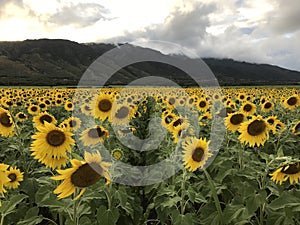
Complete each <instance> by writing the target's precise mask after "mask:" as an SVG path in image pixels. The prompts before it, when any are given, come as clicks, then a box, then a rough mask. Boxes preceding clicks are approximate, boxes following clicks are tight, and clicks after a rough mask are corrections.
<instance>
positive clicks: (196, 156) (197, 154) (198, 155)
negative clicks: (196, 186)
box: [192, 147, 204, 162]
mask: <svg viewBox="0 0 300 225" xmlns="http://www.w3.org/2000/svg"><path fill="white" fill-rule="evenodd" d="M203 155H204V150H203V149H202V148H199V147H198V148H196V149H195V150H194V151H193V154H192V159H193V160H194V161H196V162H201V160H202V158H203Z"/></svg>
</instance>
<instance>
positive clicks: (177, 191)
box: [0, 87, 300, 225]
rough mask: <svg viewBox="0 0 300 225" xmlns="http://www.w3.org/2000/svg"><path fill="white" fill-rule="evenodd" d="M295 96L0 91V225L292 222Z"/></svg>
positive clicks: (296, 166)
mask: <svg viewBox="0 0 300 225" xmlns="http://www.w3.org/2000/svg"><path fill="white" fill-rule="evenodd" d="M299 151H300V91H299V89H298V88H297V87H263V88H254V87H239V88H229V87H227V88H225V87H224V88H222V90H221V92H218V91H216V89H215V88H170V87H169V88H163V87H160V88H154V87H147V88H145V87H144V88H139V87H136V88H134V87H127V88H121V87H118V88H101V89H98V88H59V87H57V88H46V87H44V88H42V87H38V88H0V225H34V224H49V225H50V224H53V225H63V224H66V225H71V224H72V225H91V224H93V225H94V224H95V225H97V224H99V225H114V224H118V225H123V224H134V225H135V224H138V225H150V224H152V225H159V224H167V225H168V224H170V225H171V224H172V225H173V224H174V225H190V224H207V225H211V224H213V225H219V224H220V225H225V224H230V225H231V224H233V225H237V224H238V225H242V224H250V225H296V224H300V185H299V181H300V158H299Z"/></svg>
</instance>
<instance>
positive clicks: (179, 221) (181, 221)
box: [173, 213, 193, 225]
mask: <svg viewBox="0 0 300 225" xmlns="http://www.w3.org/2000/svg"><path fill="white" fill-rule="evenodd" d="M173 223H174V225H191V224H193V214H191V213H187V214H185V215H181V214H177V215H176V216H175V217H174V218H173Z"/></svg>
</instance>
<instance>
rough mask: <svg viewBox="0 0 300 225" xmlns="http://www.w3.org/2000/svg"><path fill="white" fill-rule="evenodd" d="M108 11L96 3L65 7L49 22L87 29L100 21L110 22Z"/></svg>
mask: <svg viewBox="0 0 300 225" xmlns="http://www.w3.org/2000/svg"><path fill="white" fill-rule="evenodd" d="M107 14H108V10H107V9H106V8H105V7H103V6H102V5H99V4H96V3H79V4H76V5H73V4H72V5H70V6H64V7H62V8H61V9H60V10H59V11H58V12H57V13H55V14H53V15H52V16H51V17H50V18H49V20H48V21H49V22H51V23H54V24H56V25H59V26H64V25H75V26H77V27H86V26H90V25H93V24H94V23H96V22H97V21H99V20H108V19H109V18H108V17H107Z"/></svg>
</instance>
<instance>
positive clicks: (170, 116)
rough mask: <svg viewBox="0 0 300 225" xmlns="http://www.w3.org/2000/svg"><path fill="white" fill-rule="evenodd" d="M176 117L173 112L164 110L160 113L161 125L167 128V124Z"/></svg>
mask: <svg viewBox="0 0 300 225" xmlns="http://www.w3.org/2000/svg"><path fill="white" fill-rule="evenodd" d="M176 117H177V116H176V115H175V114H174V113H171V112H170V111H165V112H164V113H163V114H162V119H161V122H162V125H163V126H164V127H165V128H167V129H168V127H169V125H170V124H171V123H172V121H174V120H175V118H176Z"/></svg>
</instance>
